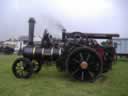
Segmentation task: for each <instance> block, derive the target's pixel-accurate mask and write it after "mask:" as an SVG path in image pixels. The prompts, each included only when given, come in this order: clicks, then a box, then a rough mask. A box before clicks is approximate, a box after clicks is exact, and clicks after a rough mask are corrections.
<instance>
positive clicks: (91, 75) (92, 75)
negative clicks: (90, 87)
mask: <svg viewBox="0 0 128 96" xmlns="http://www.w3.org/2000/svg"><path fill="white" fill-rule="evenodd" d="M87 73H88V75H89V77H91V79H93V78H94V74H93V73H92V72H90V71H89V70H87Z"/></svg>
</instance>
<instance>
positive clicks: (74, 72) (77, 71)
mask: <svg viewBox="0 0 128 96" xmlns="http://www.w3.org/2000/svg"><path fill="white" fill-rule="evenodd" d="M79 70H80V68H77V69H76V70H75V71H74V72H73V73H71V75H72V76H74V75H75V74H76V73H77V72H78V71H79Z"/></svg>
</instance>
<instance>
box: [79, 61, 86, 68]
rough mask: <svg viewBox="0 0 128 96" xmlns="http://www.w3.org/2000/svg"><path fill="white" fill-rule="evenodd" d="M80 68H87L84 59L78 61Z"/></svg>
mask: <svg viewBox="0 0 128 96" xmlns="http://www.w3.org/2000/svg"><path fill="white" fill-rule="evenodd" d="M80 68H81V69H87V68H88V63H87V62H86V61H82V62H81V63H80Z"/></svg>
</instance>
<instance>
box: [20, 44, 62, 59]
mask: <svg viewBox="0 0 128 96" xmlns="http://www.w3.org/2000/svg"><path fill="white" fill-rule="evenodd" d="M22 53H23V56H24V57H28V58H43V57H49V58H51V57H53V58H54V57H56V56H61V55H62V48H40V47H29V46H28V47H24V48H23V52H22Z"/></svg>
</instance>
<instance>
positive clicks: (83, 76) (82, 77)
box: [81, 71, 85, 80]
mask: <svg viewBox="0 0 128 96" xmlns="http://www.w3.org/2000/svg"><path fill="white" fill-rule="evenodd" d="M84 79H85V72H84V71H82V72H81V80H84Z"/></svg>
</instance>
